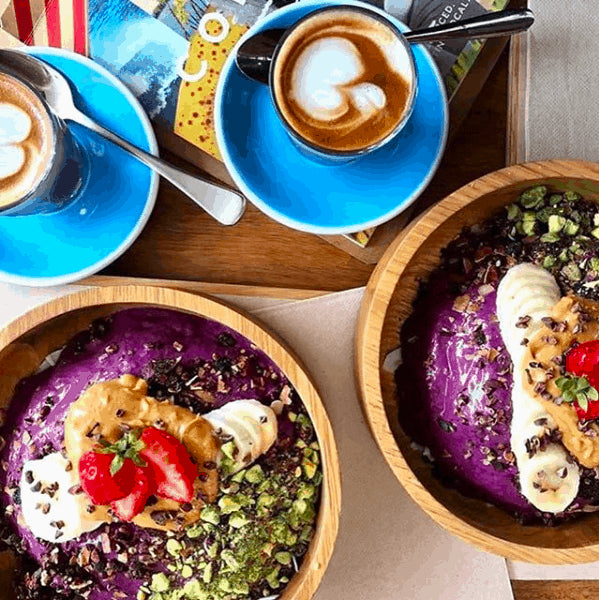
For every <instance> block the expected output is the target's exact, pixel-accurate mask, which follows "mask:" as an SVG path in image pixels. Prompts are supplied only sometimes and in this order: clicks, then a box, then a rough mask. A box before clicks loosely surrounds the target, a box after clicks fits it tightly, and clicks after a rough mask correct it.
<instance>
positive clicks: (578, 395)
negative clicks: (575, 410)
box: [555, 375, 599, 411]
mask: <svg viewBox="0 0 599 600" xmlns="http://www.w3.org/2000/svg"><path fill="white" fill-rule="evenodd" d="M555 385H556V386H557V387H558V389H559V391H560V392H561V393H562V399H563V400H564V402H569V403H571V402H574V401H576V402H577V403H578V406H580V408H581V409H582V410H584V411H586V410H588V408H589V401H590V400H599V392H598V391H597V389H596V388H594V387H593V386H592V385H591V384H590V383H589V380H588V379H587V378H586V377H577V376H576V375H565V376H563V377H558V378H557V379H556V380H555Z"/></svg>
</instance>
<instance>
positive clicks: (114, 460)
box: [0, 286, 340, 600]
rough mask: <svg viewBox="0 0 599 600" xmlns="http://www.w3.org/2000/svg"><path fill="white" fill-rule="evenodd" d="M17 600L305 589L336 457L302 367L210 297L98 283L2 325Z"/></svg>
mask: <svg viewBox="0 0 599 600" xmlns="http://www.w3.org/2000/svg"><path fill="white" fill-rule="evenodd" d="M0 406H1V407H2V416H3V425H2V429H1V430H0V435H1V436H2V440H3V441H2V450H1V457H0V461H1V462H0V465H1V473H0V478H1V479H2V495H1V497H0V503H1V504H2V513H1V514H2V516H1V534H2V535H1V536H0V539H1V541H0V544H2V547H1V548H0V569H1V572H0V578H3V579H0V581H2V584H3V586H2V589H6V590H7V591H8V590H10V594H9V596H8V597H10V598H18V599H21V598H23V599H25V598H53V599H54V598H68V599H72V600H79V599H80V598H85V599H87V598H89V599H90V600H104V599H105V598H106V599H107V598H111V599H112V598H122V599H124V600H129V599H131V600H133V599H135V600H140V599H143V600H178V599H179V598H189V599H194V598H198V599H206V600H209V599H217V598H218V599H222V600H237V599H241V598H283V599H287V598H299V597H311V596H312V594H313V593H314V591H315V590H316V588H317V586H318V584H319V583H320V580H321V578H322V575H323V573H324V571H325V569H326V566H327V564H328V561H329V558H330V555H331V553H332V548H333V545H334V541H335V538H336V534H337V529H338V516H339V508H340V496H339V477H340V475H339V468H338V459H337V452H336V446H335V442H334V438H333V434H332V431H331V428H330V424H329V421H328V418H327V416H326V413H325V411H324V408H323V406H322V404H321V402H320V399H319V397H318V394H317V392H316V390H315V388H314V386H313V384H312V383H311V381H310V379H309V377H308V375H307V374H306V373H305V371H304V370H303V368H302V367H301V366H300V365H299V364H298V362H297V360H296V359H295V358H294V357H293V356H292V354H291V353H290V352H289V351H288V350H287V349H286V348H285V347H284V346H283V345H282V344H281V343H280V342H279V341H278V340H277V339H275V338H274V337H273V336H272V335H270V334H269V333H267V332H266V331H265V330H264V329H263V328H262V327H261V326H260V325H258V324H257V323H255V322H253V321H252V320H250V319H249V318H248V317H246V316H244V315H242V314H240V313H239V312H237V311H235V310H233V309H231V308H228V307H227V306H225V305H223V304H220V303H218V302H216V301H214V300H210V299H208V298H204V297H199V296H195V295H191V294H187V293H183V292H178V291H173V290H164V289H159V288H150V287H133V286H128V287H108V288H101V289H90V290H86V291H84V292H81V293H78V294H74V295H71V296H67V297H65V298H61V299H58V300H55V301H53V302H50V303H48V304H45V305H43V306H41V307H39V308H37V309H34V310H33V311H31V312H29V313H27V314H26V315H24V316H22V317H20V318H19V319H17V320H16V321H15V322H13V323H12V324H10V325H9V326H8V327H7V328H6V329H5V330H3V331H2V332H1V333H0Z"/></svg>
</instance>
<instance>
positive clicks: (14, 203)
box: [0, 68, 90, 216]
mask: <svg viewBox="0 0 599 600" xmlns="http://www.w3.org/2000/svg"><path fill="white" fill-rule="evenodd" d="M0 76H2V78H3V79H4V80H5V82H6V86H5V87H6V90H5V94H3V96H4V95H7V94H8V89H9V88H10V89H11V90H13V94H12V96H11V95H8V96H7V98H4V99H5V100H7V102H8V104H9V105H10V106H12V110H13V112H14V110H15V108H16V110H17V114H18V113H19V112H20V114H21V115H23V113H25V114H27V115H28V116H29V118H30V120H31V123H32V124H31V130H30V134H29V135H30V137H33V136H35V137H36V139H35V140H32V139H30V138H26V139H25V140H24V141H22V142H21V144H22V146H23V147H24V148H25V149H26V150H25V154H24V155H25V162H24V163H23V165H22V166H21V169H25V168H29V169H30V173H35V174H34V175H30V173H29V172H28V173H27V177H24V178H23V179H21V180H19V171H17V172H16V173H15V174H14V175H11V176H9V177H5V178H4V180H1V179H0V216H24V215H37V214H47V213H54V212H57V211H59V210H62V209H63V208H65V207H66V206H68V205H69V204H70V203H71V202H73V201H74V200H76V198H77V197H79V195H80V194H81V193H82V192H83V191H84V188H85V184H86V181H87V178H88V175H89V168H90V161H89V157H88V152H87V150H86V149H85V147H84V146H83V145H82V144H81V143H80V142H79V141H78V140H77V139H76V138H75V136H74V135H73V133H72V131H71V130H70V129H69V128H68V127H67V125H66V123H65V122H64V121H63V120H62V119H60V118H59V117H57V116H56V115H55V114H54V113H53V111H52V110H51V109H50V108H49V107H48V106H47V104H46V103H45V101H44V99H43V98H42V97H41V96H40V95H39V94H38V92H37V91H36V90H34V89H33V88H32V87H31V86H30V85H28V84H27V83H26V82H25V81H23V80H22V79H21V78H19V77H18V76H17V75H16V74H15V73H12V72H10V71H9V70H4V69H2V68H0ZM13 102H14V103H15V104H12V103H13ZM0 116H1V115H0ZM12 126H13V125H12V123H11V122H10V114H7V115H6V118H5V119H2V118H0V141H1V140H3V139H5V138H6V139H8V140H10V135H11V132H10V131H8V129H9V128H11V127H12ZM38 138H39V139H38ZM36 142H37V144H36ZM16 145H17V146H18V145H19V144H16ZM36 148H37V151H36ZM34 161H39V162H40V163H41V164H40V165H39V167H38V168H37V169H35V168H31V163H33V162H34ZM13 180H15V185H19V192H18V194H16V195H15V193H14V192H15V188H13V189H12V190H11V182H12V181H13ZM2 184H3V185H2ZM25 185H26V187H24V186H25ZM3 195H4V197H5V199H6V198H7V201H6V202H3V201H2V200H3Z"/></svg>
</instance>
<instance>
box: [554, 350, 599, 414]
mask: <svg viewBox="0 0 599 600" xmlns="http://www.w3.org/2000/svg"><path fill="white" fill-rule="evenodd" d="M565 367H566V371H567V374H566V375H565V376H564V377H558V378H557V379H556V380H555V384H556V385H557V387H558V388H559V390H560V391H561V393H562V399H563V400H564V401H565V402H571V403H573V406H574V408H575V410H576V415H577V416H578V420H579V421H594V420H596V419H599V391H598V389H599V340H593V341H590V342H584V343H583V344H578V345H577V346H574V347H573V348H571V349H570V350H569V351H568V353H567V355H566V361H565Z"/></svg>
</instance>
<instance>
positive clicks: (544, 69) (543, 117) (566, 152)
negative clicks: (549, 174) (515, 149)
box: [524, 0, 599, 161]
mask: <svg viewBox="0 0 599 600" xmlns="http://www.w3.org/2000/svg"><path fill="white" fill-rule="evenodd" d="M529 5H530V7H531V8H532V10H533V11H534V13H535V23H534V25H533V26H532V28H531V29H530V31H529V32H528V34H527V36H528V51H529V63H528V71H529V81H528V102H527V106H526V107H524V108H525V110H526V139H525V147H526V154H525V156H526V160H541V159H546V158H583V159H586V160H592V161H599V117H598V114H597V98H598V97H599V77H597V66H596V63H597V59H598V58H599V12H598V11H597V5H596V4H595V3H594V2H590V1H589V0H571V1H570V2H567V3H564V2H563V0H530V2H529Z"/></svg>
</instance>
